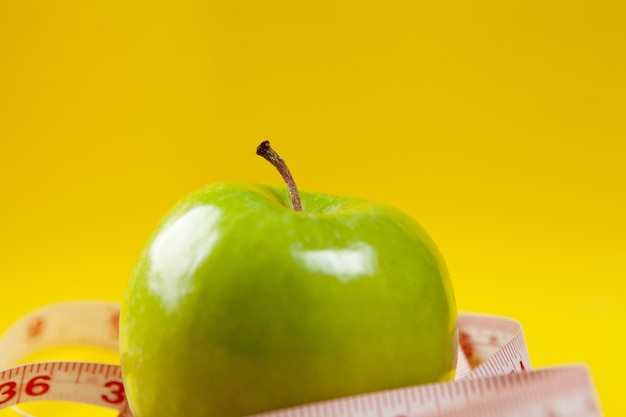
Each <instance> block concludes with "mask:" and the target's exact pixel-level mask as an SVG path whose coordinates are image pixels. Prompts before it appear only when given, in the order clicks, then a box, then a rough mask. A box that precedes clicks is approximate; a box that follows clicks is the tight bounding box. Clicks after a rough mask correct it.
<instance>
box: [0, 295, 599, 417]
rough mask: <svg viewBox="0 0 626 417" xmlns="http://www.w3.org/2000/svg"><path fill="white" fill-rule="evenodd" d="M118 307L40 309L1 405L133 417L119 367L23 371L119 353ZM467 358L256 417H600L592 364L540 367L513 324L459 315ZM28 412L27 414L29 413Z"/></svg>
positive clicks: (3, 362)
mask: <svg viewBox="0 0 626 417" xmlns="http://www.w3.org/2000/svg"><path fill="white" fill-rule="evenodd" d="M119 309H120V307H119V304H117V303H112V302H101V301H74V302H65V303H59V304H53V305H50V306H46V307H43V308H41V309H39V310H36V311H34V312H32V313H30V314H28V315H27V316H25V317H23V318H22V319H20V320H19V321H17V322H16V323H14V324H13V325H12V326H11V327H10V328H9V329H7V331H6V332H5V334H4V335H3V337H2V339H0V370H1V372H0V409H3V408H7V407H15V406H16V405H18V404H20V403H25V402H30V401H47V400H55V401H69V402H78V403H84V404H92V405H97V406H101V407H106V408H110V409H114V410H118V411H119V412H120V417H132V414H131V412H130V410H129V409H128V404H127V402H126V398H125V395H124V386H123V384H122V375H121V369H120V367H119V365H113V364H103V363H93V362H72V361H56V362H41V363H31V364H25V365H20V366H14V365H15V364H16V363H19V362H20V361H21V360H22V359H23V358H25V357H27V356H28V355H30V354H32V353H35V352H37V351H41V350H44V349H48V348H52V347H55V346H68V345H77V346H93V347H100V348H105V349H111V350H115V351H117V348H118V340H117V336H118V320H119ZM459 335H460V336H459V342H460V343H459V345H460V346H459V362H458V365H457V372H456V380H455V381H452V382H444V383H435V384H426V385H419V386H413V387H405V388H401V389H395V390H391V391H383V392H376V393H370V394H363V395H357V396H354V397H347V398H340V399H337V400H331V401H325V402H320V403H314V404H305V405H301V406H297V407H292V408H287V409H282V410H276V411H271V412H268V413H263V414H259V415H257V416H255V417H304V416H307V417H457V416H458V417H460V416H464V417H479V416H480V417H526V416H528V417H530V416H542V417H561V416H563V417H565V416H567V417H571V416H575V417H600V416H602V412H601V410H600V406H599V402H598V398H597V394H596V392H595V389H594V386H593V383H592V381H591V377H590V373H589V370H588V369H587V367H586V366H584V365H572V366H560V367H552V368H544V369H539V370H531V367H530V360H529V358H528V352H527V349H526V345H525V342H524V336H523V333H522V330H521V326H520V324H519V323H517V322H515V321H514V320H510V319H506V318H502V317H494V316H487V315H478V314H464V313H462V314H460V315H459ZM20 413H21V414H22V415H28V414H25V413H24V412H21V411H20Z"/></svg>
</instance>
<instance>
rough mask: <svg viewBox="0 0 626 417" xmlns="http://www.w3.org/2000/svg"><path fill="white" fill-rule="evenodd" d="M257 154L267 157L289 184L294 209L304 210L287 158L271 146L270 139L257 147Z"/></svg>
mask: <svg viewBox="0 0 626 417" xmlns="http://www.w3.org/2000/svg"><path fill="white" fill-rule="evenodd" d="M256 154H257V155H259V156H262V157H263V158H265V159H266V160H267V161H268V162H269V163H270V164H272V165H274V167H275V168H276V169H277V170H278V172H279V173H280V175H281V176H282V177H283V180H284V181H285V183H286V184H287V189H288V190H289V194H290V195H291V203H292V204H293V209H294V211H302V202H301V201H300V194H299V193H298V187H296V182H295V181H294V179H293V176H292V175H291V172H289V168H287V164H286V163H285V160H284V159H283V158H281V157H280V156H279V155H278V154H277V153H276V151H275V150H274V149H272V147H271V146H270V141H269V140H264V141H263V142H261V144H260V145H259V146H257V148H256Z"/></svg>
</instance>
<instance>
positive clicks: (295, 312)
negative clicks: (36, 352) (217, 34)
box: [120, 160, 457, 417]
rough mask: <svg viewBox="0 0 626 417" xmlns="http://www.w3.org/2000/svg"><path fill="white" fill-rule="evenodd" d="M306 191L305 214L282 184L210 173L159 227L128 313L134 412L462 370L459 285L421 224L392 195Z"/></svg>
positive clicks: (231, 413)
mask: <svg viewBox="0 0 626 417" xmlns="http://www.w3.org/2000/svg"><path fill="white" fill-rule="evenodd" d="M281 161H282V160H281ZM293 185H294V186H295V184H293ZM290 188H291V187H290ZM296 192H297V190H296ZM299 196H300V197H301V206H302V211H295V210H293V209H292V204H294V200H293V198H292V197H293V194H290V193H289V192H288V190H287V189H286V188H285V187H278V186H271V185H259V184H242V183H217V184H212V185H208V186H206V187H205V188H202V189H200V190H198V191H195V192H193V193H191V194H190V195H189V196H187V197H186V198H184V199H183V200H182V201H180V202H178V203H177V204H176V206H175V207H174V208H173V209H172V210H171V212H170V213H169V214H167V215H166V216H165V218H164V219H163V220H162V221H161V223H160V224H159V225H158V227H157V229H156V230H155V232H154V234H153V236H152V237H151V238H150V239H149V241H148V242H147V244H146V246H145V249H144V250H143V252H142V254H141V255H140V257H139V260H138V263H137V265H136V267H135V269H134V271H133V273H132V276H131V278H130V281H129V284H128V288H127V292H126V295H125V298H124V301H123V305H122V313H121V320H120V353H121V365H122V372H123V379H124V386H125V389H126V393H127V397H128V401H129V404H130V407H131V410H132V412H133V414H134V416H135V417H172V416H198V417H202V416H207V417H236V416H246V415H250V414H255V413H260V412H264V411H268V410H273V409H279V408H283V407H288V406H293V405H297V404H303V403H310V402H315V401H320V400H326V399H332V398H338V397H343V396H348V395H353V394H359V393H366V392H372V391H379V390H385V389H391V388H396V387H402V386H408V385H415V384H421V383H427V382H434V381H442V380H449V379H451V378H452V377H453V375H454V369H455V366H456V354H457V326H456V320H457V312H456V306H455V303H454V295H453V291H452V287H451V283H450V279H449V276H448V272H447V269H446V266H445V263H444V261H443V259H442V257H441V255H440V253H439V252H438V250H437V248H436V247H435V245H434V243H433V242H432V240H431V239H430V238H429V237H428V235H427V234H426V233H425V232H424V230H423V229H422V228H421V227H420V226H419V225H418V224H417V223H416V222H415V221H414V220H413V219H412V218H410V217H409V216H407V215H406V214H404V213H403V212H401V211H399V210H397V209H395V208H392V207H389V206H386V205H383V204H379V203H375V202H369V201H364V200H358V199H352V198H342V197H336V196H331V195H326V194H320V193H313V192H301V193H299Z"/></svg>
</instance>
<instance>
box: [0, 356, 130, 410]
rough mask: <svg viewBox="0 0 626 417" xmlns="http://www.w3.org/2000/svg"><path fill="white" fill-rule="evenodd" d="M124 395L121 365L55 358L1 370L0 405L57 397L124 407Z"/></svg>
mask: <svg viewBox="0 0 626 417" xmlns="http://www.w3.org/2000/svg"><path fill="white" fill-rule="evenodd" d="M125 399H126V398H125V396H124V388H123V384H122V374H121V369H120V367H119V366H118V365H112V364H103V363H96V362H69V361H55V362H42V363H32V364H26V365H20V366H16V367H13V368H10V369H7V370H5V371H2V372H1V373H0V409H2V408H6V407H10V406H13V405H16V404H19V403H25V402H30V401H46V400H58V401H75V402H82V403H87V404H92V405H98V406H101V407H107V408H112V409H117V410H121V409H122V407H123V405H124V402H125Z"/></svg>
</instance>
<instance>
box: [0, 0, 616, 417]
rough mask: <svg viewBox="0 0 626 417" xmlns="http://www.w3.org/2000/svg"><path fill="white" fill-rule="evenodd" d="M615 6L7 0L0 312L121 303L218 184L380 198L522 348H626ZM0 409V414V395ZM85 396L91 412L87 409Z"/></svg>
mask: <svg viewBox="0 0 626 417" xmlns="http://www.w3.org/2000/svg"><path fill="white" fill-rule="evenodd" d="M624 22H626V2H624V1H621V0H580V1H556V0H547V1H546V0H541V1H540V0H529V1H494V0H469V1H452V0H450V1H443V2H419V1H408V0H406V1H398V0H389V1H376V2H374V1H365V0H360V1H352V0H351V1H347V0H319V1H311V0H308V1H305V0H299V1H298V0H291V1H287V0H284V1H280V0H266V1H234V0H233V1H231V0H229V1H226V0H223V1H221V0H219V1H218V0H207V1H197V2H192V1H163V0H157V1H119V0H118V1H114V0H80V1H78V0H76V1H69V0H57V1H46V0H37V1H35V0H19V1H18V0H0V193H1V194H0V294H1V307H0V308H1V313H2V314H1V315H0V329H5V328H6V327H7V326H8V325H9V324H10V323H11V322H12V321H14V320H15V319H17V318H18V317H20V316H21V315H23V314H25V313H26V312H28V311H30V310H31V309H34V308H36V307H38V306H41V305H44V304H46V303H50V302H54V301H60V300H67V299H81V298H98V299H108V300H120V299H121V297H122V294H123V290H124V286H125V282H126V279H127V277H128V275H129V273H130V270H131V268H132V267H133V263H134V260H135V258H136V256H137V254H138V252H139V250H140V248H141V246H142V244H143V243H144V241H145V239H146V238H147V236H148V234H149V233H150V231H151V229H152V228H153V226H154V225H155V223H156V222H157V220H158V219H159V218H160V217H161V216H162V215H163V214H164V213H165V212H166V211H167V210H168V209H169V208H170V207H171V206H172V205H173V204H174V202H175V201H176V200H178V199H179V198H181V197H182V196H183V195H185V194H186V193H188V192H189V191H191V190H193V189H196V188H198V187H200V186H202V185H203V184H205V183H209V182H213V181H218V180H237V181H255V182H272V183H280V179H279V177H278V174H277V173H276V172H275V171H273V169H272V168H271V167H270V166H269V165H268V164H267V163H266V162H265V161H263V160H261V159H260V158H259V157H257V156H256V155H255V154H254V149H255V147H256V145H257V144H258V143H259V142H260V141H261V140H262V139H266V138H267V139H270V140H271V141H272V144H273V145H274V146H275V148H276V149H277V150H278V151H279V152H280V153H281V154H282V155H283V156H284V158H285V159H286V161H287V162H288V163H289V164H290V166H291V170H292V172H293V173H294V175H295V176H296V180H297V182H298V184H299V186H300V187H301V188H303V189H310V190H317V191H324V192H330V193H335V194H345V195H352V196H358V197H365V198H368V199H374V200H379V201H383V202H387V203H390V204H392V205H394V206H397V207H399V208H402V209H404V210H405V211H407V212H408V213H410V214H411V215H413V216H414V217H415V218H416V219H418V221H419V222H420V223H421V224H422V225H423V226H424V227H425V228H426V229H427V230H428V231H429V233H430V234H431V235H432V237H433V238H434V240H435V241H436V242H437V243H438V245H439V247H440V249H441V251H442V252H443V254H444V256H445V258H446V259H447V262H448V266H449V269H450V271H451V274H452V277H453V280H454V281H453V282H454V285H455V290H456V296H457V301H458V306H459V309H460V310H463V311H476V312H484V313H492V314H499V315H506V316H511V317H514V318H517V319H518V320H520V321H521V322H522V323H523V325H524V329H525V334H526V337H527V340H528V344H529V349H530V355H531V360H532V362H533V365H534V366H535V367H537V366H546V365H554V364H562V363H570V362H584V363H587V364H589V366H590V367H591V370H592V373H593V376H594V379H595V383H596V386H597V389H598V392H599V396H600V399H601V402H602V404H603V408H604V410H605V413H606V414H607V415H618V414H619V413H620V411H622V410H623V409H625V408H626V401H625V399H624V398H626V397H625V396H624V394H623V393H622V387H623V376H624V374H626V367H625V366H624V362H623V359H622V357H621V356H622V355H621V354H623V352H624V351H625V348H626V343H625V341H626V336H625V332H624V330H625V328H624V322H625V319H626V307H625V304H626V302H625V295H626V291H625V284H624V282H625V280H626V240H625V236H626V220H625V216H624V214H625V211H626V185H625V180H626V161H625V156H626V103H625V101H626V75H625V74H626V24H625V23H624ZM2 415H5V414H2ZM94 415H95V414H94Z"/></svg>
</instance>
